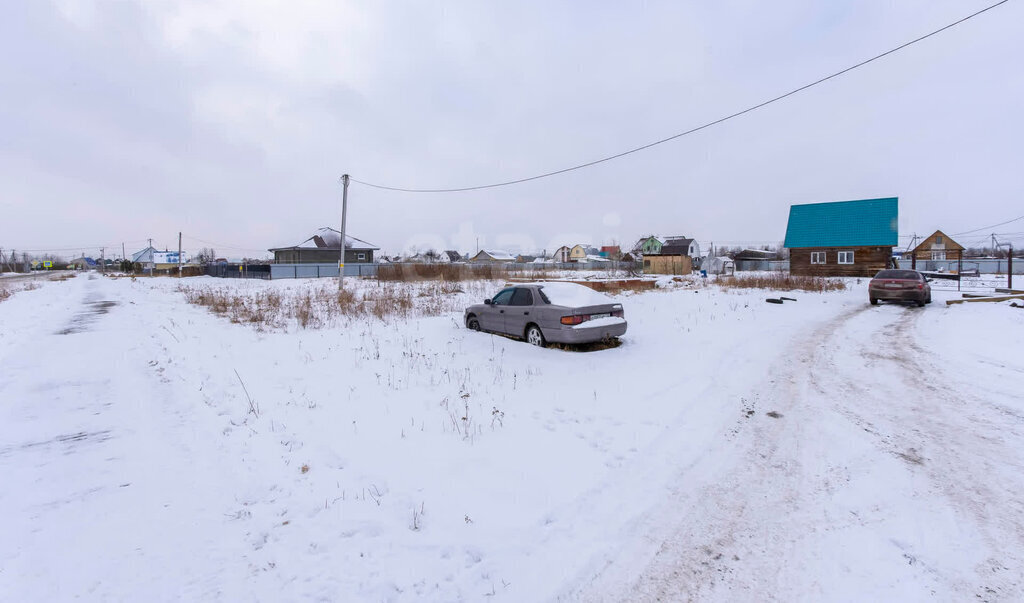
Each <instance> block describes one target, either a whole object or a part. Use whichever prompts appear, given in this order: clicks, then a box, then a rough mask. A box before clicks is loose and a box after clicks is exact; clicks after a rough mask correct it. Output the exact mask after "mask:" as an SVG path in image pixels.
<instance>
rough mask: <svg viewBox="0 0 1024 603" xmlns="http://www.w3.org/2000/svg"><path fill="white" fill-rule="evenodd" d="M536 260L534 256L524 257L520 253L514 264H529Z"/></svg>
mask: <svg viewBox="0 0 1024 603" xmlns="http://www.w3.org/2000/svg"><path fill="white" fill-rule="evenodd" d="M536 259H537V256H535V255H524V254H522V253H520V254H519V255H517V256H516V263H519V264H529V263H530V262H532V261H534V260H536Z"/></svg>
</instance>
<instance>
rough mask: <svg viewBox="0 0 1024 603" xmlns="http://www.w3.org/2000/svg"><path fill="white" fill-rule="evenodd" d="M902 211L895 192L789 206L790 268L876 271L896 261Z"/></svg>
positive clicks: (820, 272)
mask: <svg viewBox="0 0 1024 603" xmlns="http://www.w3.org/2000/svg"><path fill="white" fill-rule="evenodd" d="M898 217H899V199H898V198H896V197H887V198H885V199H861V200H858V201H837V202H833V203H809V204H806V205H793V206H791V207H790V208H789V224H788V226H787V227H786V242H785V247H786V248H787V249H789V272H790V274H794V275H810V276H874V275H875V273H877V272H878V271H879V270H884V269H886V268H889V267H891V266H892V250H893V247H896V245H897V244H898V238H899V231H898V229H897V221H898Z"/></svg>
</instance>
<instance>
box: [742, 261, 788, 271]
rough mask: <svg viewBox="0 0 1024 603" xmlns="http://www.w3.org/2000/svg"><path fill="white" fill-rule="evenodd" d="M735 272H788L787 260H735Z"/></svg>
mask: <svg viewBox="0 0 1024 603" xmlns="http://www.w3.org/2000/svg"><path fill="white" fill-rule="evenodd" d="M735 264H736V272H746V271H750V270H761V271H765V270H767V271H772V272H789V260H736V261H735Z"/></svg>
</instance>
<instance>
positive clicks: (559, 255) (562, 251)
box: [551, 245, 572, 264]
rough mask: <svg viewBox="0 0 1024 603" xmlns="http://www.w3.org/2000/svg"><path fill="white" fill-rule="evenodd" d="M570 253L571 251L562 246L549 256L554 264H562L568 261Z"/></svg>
mask: <svg viewBox="0 0 1024 603" xmlns="http://www.w3.org/2000/svg"><path fill="white" fill-rule="evenodd" d="M571 251H572V249H570V248H569V247H566V246H565V245H562V246H561V247H559V248H558V249H556V250H555V252H554V253H553V254H551V259H552V260H554V261H556V262H559V263H562V264H564V263H566V262H568V261H569V253H570V252H571Z"/></svg>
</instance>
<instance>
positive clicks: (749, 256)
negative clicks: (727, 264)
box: [732, 249, 779, 261]
mask: <svg viewBox="0 0 1024 603" xmlns="http://www.w3.org/2000/svg"><path fill="white" fill-rule="evenodd" d="M732 259H734V260H737V261H738V260H777V259H779V254H778V252H776V251H768V250H765V249H744V250H743V251H739V252H737V253H736V254H735V255H733V256H732Z"/></svg>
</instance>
